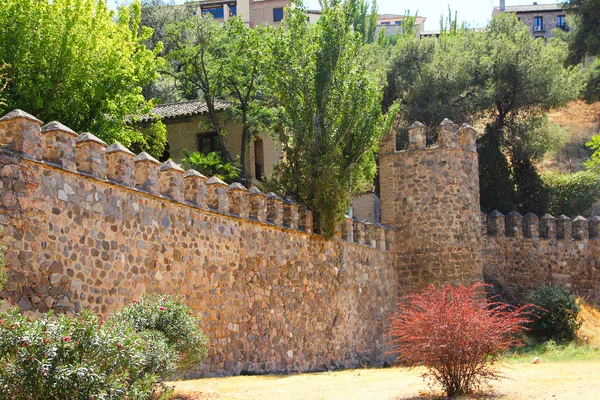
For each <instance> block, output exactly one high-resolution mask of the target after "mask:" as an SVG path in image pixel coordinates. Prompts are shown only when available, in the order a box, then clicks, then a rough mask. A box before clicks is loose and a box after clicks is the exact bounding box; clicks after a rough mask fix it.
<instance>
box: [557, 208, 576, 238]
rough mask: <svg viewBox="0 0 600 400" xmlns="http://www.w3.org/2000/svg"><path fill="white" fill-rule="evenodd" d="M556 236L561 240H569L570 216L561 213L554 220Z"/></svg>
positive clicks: (570, 235) (570, 236)
mask: <svg viewBox="0 0 600 400" xmlns="http://www.w3.org/2000/svg"><path fill="white" fill-rule="evenodd" d="M556 237H557V238H558V239H562V240H571V239H572V238H573V236H572V234H571V218H569V217H567V216H566V215H564V214H563V215H561V216H560V217H558V219H557V220H556Z"/></svg>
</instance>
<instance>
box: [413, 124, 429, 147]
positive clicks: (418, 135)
mask: <svg viewBox="0 0 600 400" xmlns="http://www.w3.org/2000/svg"><path fill="white" fill-rule="evenodd" d="M426 138H427V135H426V128H425V125H423V124H422V123H421V122H419V121H415V123H413V124H412V125H411V126H410V127H409V128H408V150H420V149H424V148H425V144H426Z"/></svg>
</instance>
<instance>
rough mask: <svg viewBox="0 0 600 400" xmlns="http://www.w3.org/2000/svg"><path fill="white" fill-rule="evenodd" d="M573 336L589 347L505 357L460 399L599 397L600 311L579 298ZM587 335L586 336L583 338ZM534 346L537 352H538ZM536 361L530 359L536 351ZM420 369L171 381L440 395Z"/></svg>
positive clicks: (263, 392)
mask: <svg viewBox="0 0 600 400" xmlns="http://www.w3.org/2000/svg"><path fill="white" fill-rule="evenodd" d="M581 306H582V307H581V312H580V315H581V317H582V318H583V320H584V322H583V325H582V327H581V329H580V330H579V333H578V342H579V343H586V344H587V346H588V347H581V346H576V345H570V346H567V347H566V348H559V347H553V346H548V347H547V348H546V347H544V346H541V347H540V348H538V349H536V350H533V351H532V352H530V353H527V354H524V355H515V356H511V357H507V358H506V359H505V362H504V363H503V364H502V365H501V368H500V370H501V371H502V373H503V374H504V375H505V376H506V378H505V379H503V380H500V381H496V382H493V383H492V387H491V390H490V391H487V392H485V394H480V395H478V396H470V397H465V398H464V399H469V400H471V399H473V400H474V399H483V398H486V399H487V398H490V399H498V400H525V399H548V400H598V399H600V311H599V310H598V309H597V308H594V307H591V306H589V305H587V304H585V303H583V302H582V303H581ZM586 338H587V340H586ZM537 351H539V352H537ZM536 355H537V356H539V357H540V359H541V361H542V362H541V363H540V364H531V360H532V359H533V358H534V357H535V356H536ZM422 372H423V370H409V369H406V368H388V369H356V370H347V371H336V372H322V373H312V374H294V375H267V376H236V377H229V378H211V379H199V380H190V381H180V382H175V383H174V385H175V391H176V396H175V397H174V398H175V399H180V400H205V399H206V400H209V399H210V400H212V399H222V400H370V399H373V400H384V399H390V400H409V399H410V400H417V399H418V400H432V399H440V398H443V396H442V393H441V391H440V390H439V388H438V389H436V388H430V387H429V386H428V385H427V382H425V381H423V378H422V377H421V374H422Z"/></svg>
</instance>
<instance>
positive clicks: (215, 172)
mask: <svg viewBox="0 0 600 400" xmlns="http://www.w3.org/2000/svg"><path fill="white" fill-rule="evenodd" d="M182 153H183V155H184V156H185V158H184V159H183V160H181V163H182V164H183V165H184V166H185V167H186V168H191V169H195V170H196V171H198V172H200V173H201V174H203V175H206V176H208V177H211V176H216V177H217V178H219V179H221V180H223V181H225V182H227V183H232V182H233V181H235V180H236V179H237V178H239V176H240V172H241V166H240V165H239V164H235V163H226V162H225V161H224V160H223V157H222V156H221V153H219V152H215V151H213V152H210V153H208V154H203V153H200V152H198V151H194V152H193V153H190V152H189V151H187V150H183V151H182Z"/></svg>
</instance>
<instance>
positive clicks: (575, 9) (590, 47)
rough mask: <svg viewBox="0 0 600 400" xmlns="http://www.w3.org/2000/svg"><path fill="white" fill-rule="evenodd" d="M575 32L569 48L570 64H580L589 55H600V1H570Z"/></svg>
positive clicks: (569, 7)
mask: <svg viewBox="0 0 600 400" xmlns="http://www.w3.org/2000/svg"><path fill="white" fill-rule="evenodd" d="M567 10H568V11H569V12H571V13H572V14H573V17H574V22H575V24H574V25H575V30H574V35H573V37H572V40H571V42H570V48H569V50H570V51H569V62H570V63H579V62H581V61H582V60H583V58H584V57H585V56H586V54H587V55H590V56H596V55H600V0H568V1H567Z"/></svg>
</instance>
